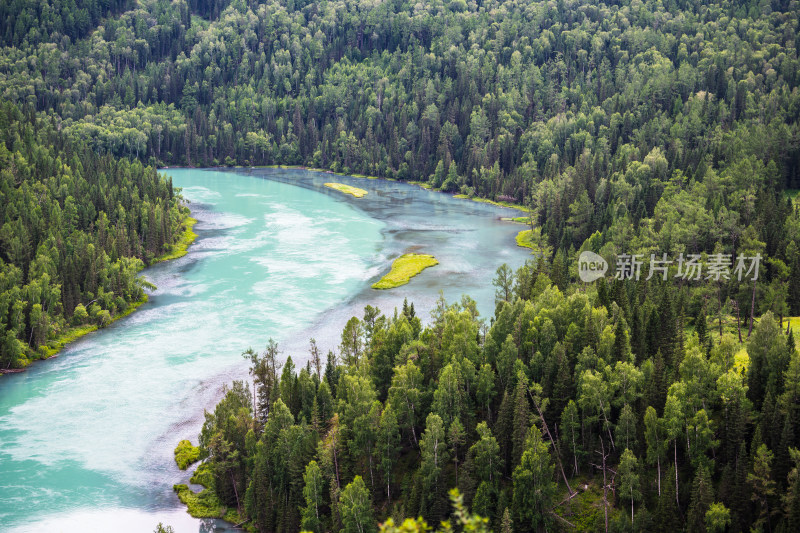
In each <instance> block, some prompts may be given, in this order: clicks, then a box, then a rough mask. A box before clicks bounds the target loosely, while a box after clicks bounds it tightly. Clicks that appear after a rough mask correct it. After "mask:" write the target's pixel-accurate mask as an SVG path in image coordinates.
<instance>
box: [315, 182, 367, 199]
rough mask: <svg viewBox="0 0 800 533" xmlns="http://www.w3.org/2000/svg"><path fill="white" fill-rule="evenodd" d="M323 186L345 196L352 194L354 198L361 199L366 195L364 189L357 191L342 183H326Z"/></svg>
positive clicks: (355, 188) (356, 188) (357, 189)
mask: <svg viewBox="0 0 800 533" xmlns="http://www.w3.org/2000/svg"><path fill="white" fill-rule="evenodd" d="M325 186H326V187H329V188H331V189H334V190H337V191H339V192H343V193H345V194H352V195H353V196H355V197H356V198H363V197H364V196H366V195H367V191H365V190H364V189H359V188H358V187H353V186H350V185H345V184H344V183H326V184H325Z"/></svg>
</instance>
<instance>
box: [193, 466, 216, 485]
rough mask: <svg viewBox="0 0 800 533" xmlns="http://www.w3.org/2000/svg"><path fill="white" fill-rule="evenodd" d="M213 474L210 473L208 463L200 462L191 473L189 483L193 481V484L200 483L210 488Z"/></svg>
mask: <svg viewBox="0 0 800 533" xmlns="http://www.w3.org/2000/svg"><path fill="white" fill-rule="evenodd" d="M213 479H214V478H213V476H212V474H211V467H210V466H209V464H208V463H200V464H199V465H198V466H197V468H196V469H195V471H194V474H192V477H190V478H189V483H194V484H195V485H202V486H204V487H205V488H207V489H210V488H211V483H212V482H213V481H212V480H213Z"/></svg>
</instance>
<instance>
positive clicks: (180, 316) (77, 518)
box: [0, 169, 529, 532]
mask: <svg viewBox="0 0 800 533" xmlns="http://www.w3.org/2000/svg"><path fill="white" fill-rule="evenodd" d="M165 173H168V174H169V175H171V176H172V178H173V183H174V185H175V186H177V187H182V189H183V193H182V194H183V196H184V197H185V198H186V199H187V200H188V201H189V202H190V206H191V209H192V213H193V216H194V217H195V218H197V219H198V223H197V225H196V226H195V232H196V233H197V234H198V238H197V240H196V242H195V244H193V245H192V246H191V247H190V249H189V253H188V254H187V255H186V256H184V257H182V258H180V259H177V260H174V261H170V262H167V263H162V264H158V265H155V266H153V267H151V268H148V269H147V270H146V271H145V272H144V274H145V276H146V277H147V278H148V279H149V280H150V281H152V282H153V283H154V284H155V285H156V286H157V287H158V288H157V290H155V291H154V292H153V293H152V294H151V295H150V301H149V302H148V303H147V304H145V305H143V306H142V307H141V308H140V309H139V310H137V311H136V312H135V313H133V314H132V315H130V316H129V317H126V318H124V319H122V320H120V321H118V322H115V323H114V324H112V325H111V326H110V327H108V328H106V329H103V330H100V331H98V332H96V333H93V334H90V335H88V336H86V337H84V338H83V339H81V340H79V341H77V342H75V343H73V344H72V345H70V346H68V347H67V348H66V349H64V350H63V351H62V352H61V354H59V356H58V357H56V358H54V359H51V360H48V361H44V362H37V363H34V364H33V365H32V366H31V367H30V368H29V369H28V370H26V371H25V372H22V373H19V374H11V375H6V376H2V377H0V530H3V531H15V532H21V531H36V532H38V531H61V532H71V531H76V532H77V531H82V532H83V531H145V532H146V531H152V530H153V529H154V528H155V526H156V524H157V523H158V522H164V523H165V524H169V525H171V526H173V528H174V529H175V531H176V532H182V531H192V532H196V531H211V530H216V531H220V530H224V529H225V526H224V524H221V523H219V522H217V521H201V520H195V519H193V518H191V517H189V515H188V514H187V513H186V512H185V508H184V507H183V506H182V505H181V504H180V502H179V501H178V500H177V498H176V496H175V495H174V494H173V492H172V485H173V484H175V483H182V482H186V480H187V479H188V477H189V473H187V472H182V471H180V470H178V469H177V467H176V466H175V464H174V461H173V450H174V447H175V445H176V444H177V442H178V441H179V440H181V439H183V438H190V439H191V440H192V441H193V442H196V438H197V433H198V431H199V428H200V426H201V424H202V420H203V410H204V409H211V408H213V405H214V404H215V402H216V400H218V399H219V397H220V395H221V392H222V387H223V385H224V384H226V383H229V382H230V381H231V380H233V379H242V378H244V377H246V376H247V364H246V362H245V361H244V359H243V358H242V357H241V353H242V351H244V350H245V349H246V348H248V347H250V346H252V347H254V348H257V349H263V348H264V346H265V345H266V342H267V339H269V338H270V337H272V338H274V339H276V340H277V341H278V342H279V346H280V347H281V350H282V353H283V355H284V356H288V355H291V356H292V357H293V359H294V360H295V362H296V363H301V364H302V363H303V362H304V361H305V360H306V356H307V347H308V339H309V337H311V336H313V337H315V338H316V339H317V341H318V343H319V344H320V346H321V347H322V348H323V349H324V350H326V351H327V349H328V348H335V347H336V345H337V344H338V342H337V341H338V338H339V334H340V332H341V328H342V327H343V325H344V323H345V322H346V321H347V319H349V318H350V317H351V316H354V315H355V316H359V317H361V316H362V315H363V308H364V306H365V305H366V304H371V305H373V306H378V307H380V308H381V310H382V311H383V312H384V313H387V314H388V313H391V312H392V310H393V308H395V307H398V306H402V303H403V298H405V297H407V298H408V300H409V302H413V303H414V304H415V308H416V310H417V314H418V315H420V316H421V317H422V318H423V320H425V319H427V318H428V317H429V312H430V309H431V308H432V307H433V306H434V304H435V301H436V299H437V298H438V295H439V291H442V292H443V293H444V296H445V298H446V299H447V300H448V302H452V301H456V300H459V299H460V298H461V295H462V294H469V295H470V296H471V297H472V298H474V299H475V300H476V301H477V303H478V309H479V310H480V312H481V316H483V317H487V319H488V317H489V316H491V314H492V311H493V308H494V288H493V287H492V285H491V280H492V278H493V276H494V271H495V270H496V269H497V267H498V266H500V265H501V264H502V263H508V264H509V265H511V266H512V267H515V268H516V267H517V266H519V265H521V264H522V263H523V262H524V261H525V259H526V258H527V257H529V255H528V253H527V250H524V249H521V248H517V247H516V246H515V244H514V236H515V235H516V233H517V232H518V231H519V230H520V229H522V228H521V226H519V225H516V224H512V223H509V222H503V221H501V220H499V219H500V217H508V216H514V215H518V212H516V211H513V210H510V209H504V208H497V207H494V206H491V205H487V204H482V203H477V202H470V201H467V200H460V199H455V198H453V197H451V196H449V195H445V194H441V193H436V192H432V191H427V190H425V189H422V188H420V187H417V186H413V185H408V184H402V183H396V182H390V181H386V180H368V179H358V178H351V177H344V176H334V175H331V174H323V173H316V172H307V171H303V170H280V169H251V170H239V171H218V170H196V169H168V170H165ZM329 181H335V182H339V183H345V184H349V185H353V186H355V187H359V188H362V189H366V190H367V191H368V194H367V196H365V197H364V198H360V199H358V198H355V197H352V196H349V195H345V194H343V193H341V192H338V191H335V190H332V189H328V188H326V187H324V186H323V184H324V183H325V182H329ZM406 251H419V252H420V253H431V254H433V255H435V256H436V258H437V259H438V260H439V262H440V264H439V265H438V266H435V267H433V268H429V269H427V270H425V271H424V272H422V273H421V274H420V275H419V276H417V277H415V278H414V279H412V280H411V282H410V283H409V284H408V285H405V286H403V287H400V288H397V289H393V290H390V291H376V290H373V289H371V288H370V285H371V284H372V283H374V282H375V281H376V280H377V279H379V278H380V277H381V276H382V275H383V274H384V273H385V272H386V271H388V268H389V266H390V264H391V261H392V259H393V258H394V257H396V256H398V255H400V254H402V253H404V252H406Z"/></svg>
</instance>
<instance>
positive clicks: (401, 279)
mask: <svg viewBox="0 0 800 533" xmlns="http://www.w3.org/2000/svg"><path fill="white" fill-rule="evenodd" d="M438 264H439V261H437V260H436V258H435V257H433V256H432V255H425V254H404V255H401V256H400V257H398V258H397V259H395V260H394V262H393V263H392V270H391V271H389V273H388V274H386V275H385V276H383V277H382V278H381V279H380V281H378V282H376V283H374V284H373V285H372V288H373V289H394V288H395V287H399V286H401V285H405V284H406V283H408V282H409V281H410V280H411V278H413V277H414V276H416V275H417V274H419V273H420V272H422V271H423V270H425V269H426V268H428V267H432V266H434V265H438Z"/></svg>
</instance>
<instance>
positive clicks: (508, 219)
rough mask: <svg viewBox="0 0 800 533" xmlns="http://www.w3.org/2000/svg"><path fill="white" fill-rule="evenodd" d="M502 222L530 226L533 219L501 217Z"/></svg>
mask: <svg viewBox="0 0 800 533" xmlns="http://www.w3.org/2000/svg"><path fill="white" fill-rule="evenodd" d="M500 220H503V221H505V222H516V223H517V224H530V223H531V217H501V218H500Z"/></svg>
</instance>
